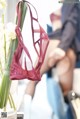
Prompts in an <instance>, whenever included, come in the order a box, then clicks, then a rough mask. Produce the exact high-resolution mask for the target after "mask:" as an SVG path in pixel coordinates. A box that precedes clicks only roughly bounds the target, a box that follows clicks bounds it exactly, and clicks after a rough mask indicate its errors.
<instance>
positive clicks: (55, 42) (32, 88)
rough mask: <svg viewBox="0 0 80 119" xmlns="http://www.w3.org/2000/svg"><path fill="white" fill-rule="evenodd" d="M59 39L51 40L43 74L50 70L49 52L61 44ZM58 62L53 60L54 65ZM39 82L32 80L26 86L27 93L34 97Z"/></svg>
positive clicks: (42, 68)
mask: <svg viewBox="0 0 80 119" xmlns="http://www.w3.org/2000/svg"><path fill="white" fill-rule="evenodd" d="M59 42H60V41H59V40H50V43H49V46H48V48H47V51H46V55H45V59H44V62H43V65H42V67H41V71H40V72H41V75H43V74H44V73H46V71H48V70H49V69H50V68H51V67H49V66H48V60H49V58H48V57H49V54H50V52H51V51H53V50H54V49H55V48H56V47H57V45H58V44H59ZM55 63H56V60H55V59H54V60H53V65H54V64H55ZM37 84H38V81H30V82H29V83H28V85H27V87H26V91H25V93H26V94H29V95H31V96H32V97H33V96H34V93H35V89H36V85H37Z"/></svg>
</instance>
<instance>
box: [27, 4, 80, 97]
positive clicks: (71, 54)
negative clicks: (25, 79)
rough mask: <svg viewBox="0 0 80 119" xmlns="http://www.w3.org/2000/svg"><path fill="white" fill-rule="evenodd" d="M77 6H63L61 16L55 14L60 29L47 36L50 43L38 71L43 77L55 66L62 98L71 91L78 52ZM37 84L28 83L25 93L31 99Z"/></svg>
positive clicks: (79, 49)
mask: <svg viewBox="0 0 80 119" xmlns="http://www.w3.org/2000/svg"><path fill="white" fill-rule="evenodd" d="M78 6H79V5H78V3H71V4H69V3H67V4H63V6H62V9H61V16H59V15H58V14H57V15H58V17H61V23H60V27H59V28H57V29H55V32H53V33H50V34H49V35H48V36H49V39H50V41H49V45H48V48H47V52H46V56H45V59H44V62H43V65H42V67H41V70H40V72H41V75H43V74H44V73H46V72H47V71H48V70H49V69H51V68H53V67H54V66H56V71H57V74H58V77H59V84H60V87H61V89H62V92H63V95H64V96H66V95H67V94H68V92H69V91H70V90H71V89H72V83H73V70H74V67H75V63H76V56H77V53H79V52H80V47H79V45H80V42H79V39H80V37H79V7H78ZM58 17H57V18H58ZM53 25H54V24H53ZM53 27H54V26H53ZM53 29H54V28H53ZM37 83H38V82H37V81H30V83H29V84H28V86H27V89H26V93H27V94H29V95H31V96H32V97H33V96H34V92H35V88H36V84H37Z"/></svg>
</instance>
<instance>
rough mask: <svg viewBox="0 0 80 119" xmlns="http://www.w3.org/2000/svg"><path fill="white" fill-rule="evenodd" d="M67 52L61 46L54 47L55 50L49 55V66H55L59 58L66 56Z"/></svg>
mask: <svg viewBox="0 0 80 119" xmlns="http://www.w3.org/2000/svg"><path fill="white" fill-rule="evenodd" d="M65 54H66V53H65V51H64V50H62V49H60V48H56V49H54V51H52V52H51V53H50V55H49V62H48V64H49V66H50V67H52V66H54V65H55V63H56V62H57V61H58V60H60V59H62V58H63V57H64V56H65Z"/></svg>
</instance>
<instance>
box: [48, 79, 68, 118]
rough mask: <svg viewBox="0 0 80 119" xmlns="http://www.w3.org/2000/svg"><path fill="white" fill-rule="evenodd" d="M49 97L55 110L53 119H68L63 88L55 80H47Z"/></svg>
mask: <svg viewBox="0 0 80 119" xmlns="http://www.w3.org/2000/svg"><path fill="white" fill-rule="evenodd" d="M46 85H47V95H48V101H49V104H50V106H51V107H52V110H53V119H67V115H66V114H67V109H68V107H67V105H66V104H65V102H64V98H63V95H62V91H61V88H60V86H59V84H58V82H56V81H55V80H54V79H52V78H47V80H46Z"/></svg>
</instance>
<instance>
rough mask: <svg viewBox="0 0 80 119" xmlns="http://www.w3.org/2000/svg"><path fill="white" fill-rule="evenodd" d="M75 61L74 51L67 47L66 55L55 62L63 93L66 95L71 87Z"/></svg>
mask: <svg viewBox="0 0 80 119" xmlns="http://www.w3.org/2000/svg"><path fill="white" fill-rule="evenodd" d="M75 62H76V56H75V53H74V51H73V50H71V49H69V50H68V51H67V54H66V57H65V58H64V59H63V60H61V61H59V62H58V63H57V72H58V75H59V81H60V85H61V88H62V91H63V94H64V95H66V94H67V93H68V91H70V90H71V89H72V84H73V70H74V67H75Z"/></svg>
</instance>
